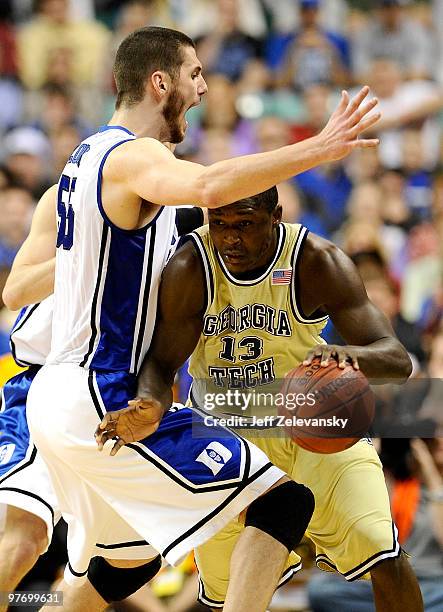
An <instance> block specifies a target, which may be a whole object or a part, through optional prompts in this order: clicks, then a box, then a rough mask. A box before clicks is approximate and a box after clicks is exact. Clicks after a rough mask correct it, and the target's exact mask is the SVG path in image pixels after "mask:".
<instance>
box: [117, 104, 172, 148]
mask: <svg viewBox="0 0 443 612" xmlns="http://www.w3.org/2000/svg"><path fill="white" fill-rule="evenodd" d="M109 125H120V126H122V127H124V128H126V129H127V130H129V131H130V132H132V133H133V134H135V136H137V138H143V137H149V138H155V139H156V140H161V139H162V135H163V133H164V118H163V115H162V113H161V111H160V110H158V111H157V110H156V109H153V108H152V107H151V108H149V110H147V109H146V107H145V106H144V105H143V104H139V105H137V106H134V107H131V108H126V107H125V108H119V109H118V110H116V111H115V112H114V114H113V115H112V117H111V119H110V121H109Z"/></svg>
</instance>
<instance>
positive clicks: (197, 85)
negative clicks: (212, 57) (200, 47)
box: [163, 47, 208, 144]
mask: <svg viewBox="0 0 443 612" xmlns="http://www.w3.org/2000/svg"><path fill="white" fill-rule="evenodd" d="M182 52H183V57H184V61H183V64H182V66H181V68H180V75H179V78H178V79H177V80H176V81H175V82H173V83H172V86H171V90H170V93H169V97H168V100H167V101H166V104H165V106H164V108H163V116H164V118H165V122H166V125H167V126H168V129H169V133H170V136H169V138H168V141H169V142H171V143H175V144H177V143H179V142H181V141H182V140H183V138H184V137H185V133H186V129H187V127H188V122H187V121H186V113H187V111H188V110H189V109H190V108H192V107H193V106H198V105H199V104H200V101H201V97H202V96H203V95H204V94H205V93H206V92H207V91H208V87H207V85H206V82H205V80H204V78H203V76H202V66H201V64H200V62H199V61H198V59H197V56H196V54H195V49H194V48H193V47H184V48H183V50H182Z"/></svg>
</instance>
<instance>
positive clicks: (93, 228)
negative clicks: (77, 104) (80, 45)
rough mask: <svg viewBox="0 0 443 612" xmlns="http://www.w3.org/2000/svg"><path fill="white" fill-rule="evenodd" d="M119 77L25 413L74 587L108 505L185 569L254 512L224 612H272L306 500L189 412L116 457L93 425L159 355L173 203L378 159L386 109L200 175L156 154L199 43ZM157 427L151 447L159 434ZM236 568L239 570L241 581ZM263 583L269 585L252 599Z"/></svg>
mask: <svg viewBox="0 0 443 612" xmlns="http://www.w3.org/2000/svg"><path fill="white" fill-rule="evenodd" d="M115 75H116V81H117V89H118V100H117V110H116V113H115V115H114V117H113V119H112V121H111V125H110V126H106V127H105V128H104V129H103V130H102V131H101V132H100V133H98V134H96V135H94V136H93V137H91V138H90V139H87V140H86V141H85V142H84V143H82V145H80V147H78V148H77V150H76V151H75V152H74V153H73V155H72V156H71V158H70V160H69V162H68V164H67V166H66V168H65V170H64V172H63V174H62V177H61V179H60V183H59V190H58V207H57V212H58V216H59V229H58V235H57V247H58V251H57V264H56V279H55V308H54V324H53V332H54V333H53V345H52V349H51V353H50V355H49V357H48V365H47V366H45V367H44V368H42V370H41V371H40V372H39V373H38V374H37V376H36V379H35V382H34V384H33V386H32V388H31V391H30V397H29V403H28V412H29V414H28V419H29V425H30V429H31V434H32V436H33V438H34V440H35V442H36V444H37V446H38V447H39V449H40V451H41V452H42V454H43V456H44V458H45V461H46V462H47V464H48V466H49V469H50V472H51V478H52V479H53V483H54V485H55V488H56V491H57V496H58V497H59V501H60V505H61V508H62V512H63V513H64V515H65V516H66V518H67V519H68V524H69V532H68V547H69V555H70V564H69V566H68V570H67V574H66V577H67V579H68V580H70V581H73V580H74V579H75V578H81V577H84V576H85V575H86V573H87V567H88V563H89V559H90V556H91V551H92V549H93V546H94V542H96V541H97V538H99V537H100V534H101V531H102V529H103V517H107V518H108V519H109V509H110V506H112V508H113V509H114V510H116V512H117V514H119V515H120V516H121V517H122V519H123V520H125V521H127V522H128V523H130V524H131V525H132V526H133V527H134V528H135V529H136V531H138V532H139V533H140V534H141V535H142V537H144V538H145V539H146V537H148V538H149V541H150V542H152V543H153V544H154V546H155V547H156V548H157V550H160V551H161V552H162V553H163V554H164V555H165V556H166V558H167V559H169V560H170V561H171V562H175V561H177V560H178V559H179V558H180V557H181V556H182V555H183V554H184V553H186V551H188V550H190V549H191V548H192V547H194V546H195V545H196V544H198V543H199V542H202V541H204V540H206V539H207V538H209V537H210V536H211V534H212V533H215V532H216V531H217V530H218V529H219V528H220V527H221V526H222V525H223V524H224V523H226V522H227V521H228V520H229V519H230V518H232V517H233V516H235V515H236V514H238V512H239V511H240V510H242V509H243V508H245V507H246V506H248V505H249V504H250V505H249V508H248V511H247V517H246V520H247V525H249V527H248V528H247V529H246V530H245V538H243V541H242V542H239V547H238V551H237V558H236V559H235V562H234V565H233V572H232V580H231V587H230V590H229V592H228V595H227V599H226V606H225V609H226V610H234V609H235V610H236V611H239V610H250V609H252V607H253V608H254V609H256V610H262V609H263V610H264V609H265V608H266V605H267V601H269V598H270V596H271V594H272V592H273V590H274V586H275V584H276V582H277V580H278V578H279V575H280V571H281V567H282V565H283V563H284V560H285V558H286V556H287V551H288V550H289V548H291V547H292V546H293V544H294V538H295V539H296V540H297V539H299V537H300V534H299V533H298V531H300V530H301V528H302V527H303V525H304V523H306V520H307V518H308V515H309V514H310V512H311V511H312V508H310V503H311V498H310V496H309V495H308V492H307V491H306V490H305V491H303V490H302V488H298V489H297V490H296V491H295V489H294V487H292V486H290V485H291V484H292V483H290V482H289V481H288V480H287V479H285V478H283V480H282V473H281V472H280V471H279V470H277V469H276V468H274V467H273V466H272V465H270V464H269V463H268V462H266V459H265V458H264V456H263V455H262V454H260V453H259V452H258V451H257V449H255V448H254V447H253V446H250V445H245V443H244V442H243V441H241V440H238V439H237V438H236V437H235V436H232V437H228V439H227V440H226V439H225V438H223V442H221V441H220V440H219V439H214V437H216V438H219V437H220V436H221V432H218V433H217V432H214V430H212V431H211V432H210V433H209V434H208V433H207V434H206V438H202V439H200V442H199V443H197V442H196V440H195V439H193V440H190V435H189V434H190V425H191V420H192V419H194V420H195V417H193V415H192V414H191V413H189V412H187V411H180V412H179V413H171V414H169V413H168V414H167V415H165V417H164V419H163V421H162V425H161V427H160V429H159V431H157V432H156V433H155V434H154V435H153V436H151V437H150V438H149V440H145V441H144V442H142V443H140V444H134V445H131V447H130V448H126V449H124V451H122V454H121V456H120V454H119V456H120V458H116V459H112V458H110V457H109V456H107V455H105V454H102V455H101V456H100V455H97V454H96V453H95V452H94V448H93V444H92V445H91V443H90V431H92V430H93V429H94V427H93V426H92V425H93V424H94V421H95V420H96V419H97V415H98V416H99V417H101V416H102V415H103V414H104V411H112V410H115V409H116V408H119V407H121V406H122V405H125V404H126V402H127V399H129V398H130V397H131V395H133V393H134V390H135V386H134V382H135V375H136V373H137V370H138V367H139V365H140V363H141V360H142V359H143V357H144V354H145V353H146V351H147V349H148V347H149V343H150V339H151V336H152V328H153V323H154V316H155V306H156V291H157V287H158V281H159V274H160V272H161V269H162V267H163V266H164V264H165V262H166V260H167V258H168V254H169V252H170V249H171V246H173V243H174V238H175V237H174V230H173V227H172V222H173V215H172V213H171V212H169V211H170V210H171V209H169V211H168V208H163V207H162V206H161V205H165V204H166V205H169V206H171V205H172V206H173V205H179V204H185V203H188V202H193V203H197V204H199V205H207V206H209V207H216V206H220V205H223V204H227V203H229V202H232V201H235V200H237V199H239V198H241V197H245V196H247V195H250V194H251V192H256V191H260V190H262V189H264V188H266V187H268V186H270V185H271V184H273V182H274V181H275V180H284V179H285V178H288V177H289V176H292V175H293V174H294V173H296V172H299V171H302V170H305V169H307V168H309V167H312V166H313V165H316V164H317V163H320V162H321V161H330V160H333V159H339V158H341V157H343V156H345V155H346V154H347V153H349V152H350V151H351V150H352V149H354V148H356V147H359V146H374V145H375V144H377V142H376V141H375V140H358V136H359V134H360V133H361V132H363V131H364V130H365V129H366V128H368V127H370V126H371V125H373V124H374V123H375V122H376V121H377V119H378V115H374V116H372V117H367V114H368V113H369V112H370V111H371V110H372V108H374V106H375V104H376V101H370V102H367V103H365V104H362V103H363V100H364V99H365V97H366V95H367V89H363V90H362V91H361V92H360V94H358V95H357V96H356V97H355V99H354V100H352V101H351V102H349V99H348V96H347V94H346V93H343V96H342V101H341V103H340V105H339V107H338V109H337V111H336V112H335V113H334V115H333V116H332V118H331V121H330V122H329V123H328V125H327V126H326V128H325V130H324V131H323V132H322V133H321V134H320V135H319V136H318V137H316V138H314V139H312V140H311V141H307V142H306V143H302V144H299V145H294V146H291V147H286V148H284V149H281V150H280V151H276V152H272V153H267V154H263V155H258V156H252V157H250V158H243V159H242V160H235V161H227V162H222V163H220V164H215V165H213V166H211V167H209V168H203V167H201V166H199V165H197V164H191V163H188V162H181V161H178V160H176V159H175V158H174V157H173V155H172V154H171V152H170V151H169V150H168V149H167V148H166V147H164V146H163V145H161V144H160V143H159V142H158V140H171V141H177V140H180V139H182V137H183V134H184V131H185V128H186V123H185V119H184V114H185V112H186V110H188V108H190V107H191V106H192V105H194V104H196V103H198V101H199V98H200V97H201V95H203V94H204V92H205V90H206V85H205V83H204V81H203V78H202V76H201V66H200V64H199V62H198V60H197V59H196V56H195V51H194V48H193V44H192V42H191V41H190V40H189V39H187V37H184V36H183V35H180V34H178V33H175V32H171V31H169V30H165V29H156V28H149V29H143V30H141V31H138V32H136V33H134V34H132V35H131V36H129V37H128V38H127V39H126V40H125V41H124V42H123V43H122V45H121V47H120V49H119V52H118V54H117V61H116V66H115ZM148 135H149V136H150V137H151V138H146V136H148ZM136 136H137V138H136ZM155 138H156V139H158V140H155ZM78 366H80V367H78ZM176 415H177V416H176ZM149 420H150V418H147V427H146V429H145V431H144V432H143V435H142V436H141V438H140V439H141V440H143V438H144V436H146V435H148V434H149V433H151V432H152V431H153V430H154V429H157V425H156V426H155V427H154V428H152V427H151V428H150V427H149ZM197 420H198V419H197ZM200 426H201V424H198V427H200ZM91 427H92V429H91ZM166 432H167V434H166ZM170 432H172V433H173V434H176V435H175V438H176V440H175V441H176V442H177V440H179V442H177V443H179V444H180V445H181V448H182V449H183V450H182V455H181V456H180V454H178V453H177V448H176V447H174V449H172V447H171V444H170V440H171V438H170V435H169V433H170ZM202 433H204V432H202ZM219 434H220V436H219ZM208 435H209V438H208ZM223 435H225V432H223ZM188 442H189V443H190V445H191V447H192V451H191V452H190V447H189V445H187V444H188ZM179 448H180V447H179ZM74 466H75V469H74ZM203 467H206V470H204V469H203ZM283 481H284V484H279V486H277V487H275V488H274V489H272V491H271V492H270V493H266V494H265V495H262V497H259V499H258V501H253V500H254V499H256V498H257V496H260V495H261V494H262V493H264V492H265V491H266V490H267V489H269V487H270V486H271V485H272V484H275V483H280V482H283ZM67 483H69V485H67ZM191 491H192V492H193V493H191ZM197 491H198V492H199V495H195V492H197ZM270 495H272V499H273V504H272V505H275V497H276V496H277V497H278V498H279V499H280V503H282V502H283V498H285V499H286V500H287V497H288V496H292V497H294V496H295V497H297V502H298V503H297V504H296V505H295V506H294V505H292V506H291V507H297V508H298V509H299V510H300V512H299V516H298V520H295V517H294V516H291V517H282V516H279V517H272V516H271V515H270V507H271V504H270V502H269V496H270ZM251 502H252V503H251ZM283 507H286V502H283ZM100 513H101V514H102V516H101V520H100V521H99V520H98V515H99V514H100ZM303 513H304V514H303ZM109 521H110V519H109ZM277 523H279V528H278V529H277V530H276V528H275V527H276V524H277ZM282 526H283V529H282ZM277 532H278V533H277ZM294 534H297V535H296V536H295V535H294ZM263 559H265V560H266V562H264V561H263ZM240 566H241V568H242V572H240V571H235V570H236V569H237V568H239V567H240ZM257 569H260V572H261V574H262V575H264V576H267V579H266V580H264V581H263V583H261V584H260V585H259V588H257V585H256V584H254V589H252V577H253V576H254V575H255V574H256V571H257Z"/></svg>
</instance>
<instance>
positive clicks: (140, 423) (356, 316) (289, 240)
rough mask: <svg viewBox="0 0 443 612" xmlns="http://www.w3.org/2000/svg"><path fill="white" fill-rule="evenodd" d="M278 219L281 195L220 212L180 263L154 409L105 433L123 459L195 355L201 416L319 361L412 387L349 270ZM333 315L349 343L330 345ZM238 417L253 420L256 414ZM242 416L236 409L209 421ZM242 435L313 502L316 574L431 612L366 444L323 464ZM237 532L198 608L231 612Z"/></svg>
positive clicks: (147, 387)
mask: <svg viewBox="0 0 443 612" xmlns="http://www.w3.org/2000/svg"><path fill="white" fill-rule="evenodd" d="M281 213H282V209H281V206H279V205H278V197H277V190H276V188H275V187H274V188H272V189H269V190H268V191H266V192H264V193H262V194H259V195H257V196H254V197H252V198H248V199H245V200H241V201H240V202H238V203H235V204H232V205H230V206H226V207H225V208H220V209H218V210H211V211H209V227H208V226H205V227H203V228H200V229H199V230H196V231H195V232H193V233H192V234H191V235H190V239H189V241H188V242H187V244H185V245H184V247H183V248H181V249H180V250H179V251H178V252H177V253H176V254H175V256H174V257H173V258H172V259H171V261H170V263H169V264H168V266H167V268H166V269H165V271H164V275H163V281H162V286H161V291H160V298H159V300H160V301H159V314H158V323H157V327H156V332H155V341H154V346H153V350H152V352H151V354H150V356H149V360H147V361H146V363H145V364H144V367H143V370H142V373H141V375H140V383H139V392H140V397H143V398H144V400H143V401H142V400H137V401H136V402H134V403H133V405H132V406H131V407H130V408H126V409H124V410H122V411H120V412H119V413H115V412H114V413H112V415H111V414H109V415H108V416H107V417H106V418H105V421H104V422H102V427H103V429H104V430H105V432H106V434H105V435H106V438H110V437H113V436H118V438H119V439H118V441H117V442H116V446H117V448H116V450H118V448H119V447H120V446H121V445H123V444H124V443H126V442H130V441H132V440H133V439H134V437H133V436H134V432H138V434H139V435H138V436H137V439H138V438H139V437H140V434H141V432H143V431H145V435H146V434H147V433H150V432H151V431H152V430H153V429H155V427H156V423H157V422H158V421H159V419H160V418H161V415H162V414H163V411H164V410H165V409H168V408H169V406H170V404H171V384H172V381H173V378H174V375H175V372H176V371H177V369H178V368H179V367H180V366H181V365H182V364H183V363H184V361H185V360H186V358H187V357H188V356H189V355H191V353H192V357H191V361H190V373H191V374H192V376H193V379H194V382H193V386H192V390H191V397H192V400H193V403H194V405H197V406H200V407H204V406H205V405H206V407H208V406H207V398H208V396H209V394H208V393H207V391H208V389H210V390H211V391H218V392H219V393H220V392H223V391H225V392H226V391H227V390H228V389H231V390H232V389H236V390H239V389H240V390H242V391H243V395H244V394H245V392H247V391H248V388H249V389H252V390H254V389H255V391H257V389H259V390H263V391H264V392H268V391H269V389H272V385H273V383H275V384H277V381H278V379H280V381H281V379H282V378H283V377H284V376H285V375H286V374H287V372H288V371H289V370H291V369H293V368H294V367H295V366H296V365H298V364H299V363H301V362H302V361H304V360H305V361H306V362H310V361H311V360H312V359H313V357H314V356H320V357H321V361H322V365H327V364H328V361H329V360H330V359H335V360H337V362H338V364H339V367H344V366H345V365H346V364H347V363H351V364H352V365H353V367H355V368H360V369H361V370H362V372H363V373H364V374H365V375H366V376H367V377H368V378H371V379H377V378H385V379H386V378H391V379H397V380H398V382H401V381H404V380H405V379H406V378H407V377H408V376H409V374H410V372H411V363H410V360H409V357H408V355H407V353H406V351H405V349H404V348H403V346H402V345H401V344H400V343H399V341H398V340H397V339H396V338H395V336H394V333H393V330H392V328H391V326H390V324H389V323H388V321H387V319H386V318H385V317H384V315H383V314H382V313H381V312H380V311H379V310H378V309H377V308H376V307H375V306H374V305H373V304H372V303H371V302H370V301H369V300H368V297H367V295H366V292H365V290H364V287H363V285H362V282H361V280H360V277H359V275H358V273H357V271H356V269H355V267H354V265H353V264H352V262H351V261H350V260H349V259H348V257H347V256H346V255H345V254H344V253H343V252H341V251H340V250H339V249H338V248H336V247H335V246H334V245H333V244H331V243H330V242H328V241H326V240H323V239H322V238H319V237H318V236H315V235H313V234H309V233H308V231H307V230H306V228H304V227H302V226H300V225H297V224H286V223H281ZM328 317H330V318H331V319H332V321H333V323H334V325H335V326H336V328H337V330H338V331H339V333H340V334H341V335H342V337H343V338H344V339H345V341H346V342H347V343H348V345H347V346H344V347H342V346H331V345H326V344H325V343H324V341H323V340H322V338H321V336H320V333H321V331H322V329H323V327H324V325H325V324H326V321H327V318H328ZM210 397H211V399H214V397H215V394H214V393H211V394H210ZM225 397H226V394H225ZM147 398H151V400H150V401H149V399H147ZM157 400H158V401H157ZM210 407H211V408H212V407H213V405H212V406H210ZM244 407H245V406H243V408H244ZM236 408H237V414H240V415H242V417H243V419H245V418H247V415H248V414H249V413H250V411H249V410H246V411H245V410H242V409H241V408H242V407H241V406H237V407H236ZM235 412H236V410H235V407H234V406H233V405H232V404H230V405H228V406H226V405H225V406H223V407H221V408H219V409H218V411H217V412H214V410H212V411H211V412H210V414H211V417H213V416H221V415H222V416H225V417H228V416H231V415H232V414H235ZM240 433H241V434H242V435H243V436H244V437H247V438H249V437H251V436H252V437H253V440H254V443H255V444H257V445H258V446H259V447H260V448H261V449H262V450H264V451H265V452H266V454H267V455H268V456H269V457H270V459H271V460H272V461H273V462H274V463H275V464H276V465H278V466H279V467H280V468H282V469H283V470H285V471H286V472H287V473H288V474H289V475H290V476H291V477H292V478H293V479H294V480H296V481H298V482H301V483H303V484H305V485H306V486H308V487H309V488H310V489H311V490H312V492H313V493H314V496H315V500H316V508H315V511H314V515H313V517H312V520H311V522H310V525H309V528H308V531H307V534H308V536H309V537H310V538H311V539H312V541H313V542H314V544H315V546H316V549H317V564H318V566H319V567H321V568H322V569H329V570H337V571H339V572H340V573H341V574H343V575H344V576H345V578H346V579H347V580H355V579H358V578H363V577H364V578H371V579H372V584H373V588H374V597H375V602H376V608H377V611H378V612H388V611H389V612H419V611H420V610H422V609H423V604H422V600H421V594H420V590H419V587H418V583H417V580H416V578H415V576H414V574H413V572H412V569H411V567H410V565H409V562H408V561H407V559H406V557H405V555H404V554H403V553H402V551H401V549H400V546H399V544H398V541H397V532H396V528H395V527H394V526H393V523H392V519H391V514H390V508H389V499H388V494H387V490H386V486H385V482H384V478H383V472H382V468H381V464H380V461H379V458H378V455H377V453H376V451H375V450H374V448H373V446H372V444H371V443H370V440H367V439H365V440H361V441H359V442H358V443H357V444H355V445H354V446H353V447H352V448H350V449H347V450H345V451H343V452H340V453H336V454H331V455H321V454H316V453H311V452H308V451H306V450H304V449H302V448H299V447H298V446H297V445H295V444H294V443H293V442H292V441H291V440H290V439H288V438H287V437H282V436H281V435H279V434H281V432H277V431H276V430H275V429H274V431H272V430H268V431H266V432H262V435H261V436H260V437H258V436H257V435H254V433H255V434H256V433H257V432H256V431H255V432H254V431H253V430H242V431H241V432H240ZM275 511H276V514H278V512H279V509H278V508H276V509H275ZM241 530H242V525H241V524H240V523H239V522H238V521H237V520H236V521H233V522H231V523H230V524H229V525H228V526H227V527H226V528H225V529H224V530H222V531H221V532H220V533H218V534H217V535H216V536H215V537H214V538H213V539H212V540H210V541H209V542H207V543H206V544H204V545H203V546H201V547H200V548H199V549H197V551H196V560H197V564H198V567H199V572H200V578H201V588H200V600H201V601H202V602H203V603H205V604H207V605H208V606H209V607H211V608H214V609H220V608H222V607H223V601H224V595H225V593H226V589H227V585H228V580H229V567H230V557H231V553H232V550H233V548H234V545H235V542H236V540H237V538H238V537H239V534H240V533H241ZM299 561H300V560H299V558H298V557H297V556H296V555H295V554H294V553H292V555H291V557H290V559H289V560H288V564H287V567H286V570H285V572H284V573H283V575H282V580H285V579H287V578H288V577H289V576H290V575H291V572H292V571H293V570H294V569H298V568H299V567H300V563H299Z"/></svg>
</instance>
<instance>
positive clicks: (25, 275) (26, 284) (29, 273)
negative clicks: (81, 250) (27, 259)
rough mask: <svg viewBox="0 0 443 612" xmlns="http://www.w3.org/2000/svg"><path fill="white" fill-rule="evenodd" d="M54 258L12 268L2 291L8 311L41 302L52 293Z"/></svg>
mask: <svg viewBox="0 0 443 612" xmlns="http://www.w3.org/2000/svg"><path fill="white" fill-rule="evenodd" d="M54 275H55V257H53V258H52V259H49V260H48V261H44V262H42V263H38V264H32V265H21V266H18V267H16V268H14V267H13V268H12V270H11V272H10V274H9V276H8V279H7V281H6V284H5V288H4V289H3V295H2V297H3V301H4V303H5V305H6V306H7V307H8V308H9V310H19V309H20V308H23V306H27V305H28V304H34V303H36V302H41V300H43V299H44V298H46V297H48V295H51V294H52V293H53V292H54Z"/></svg>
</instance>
